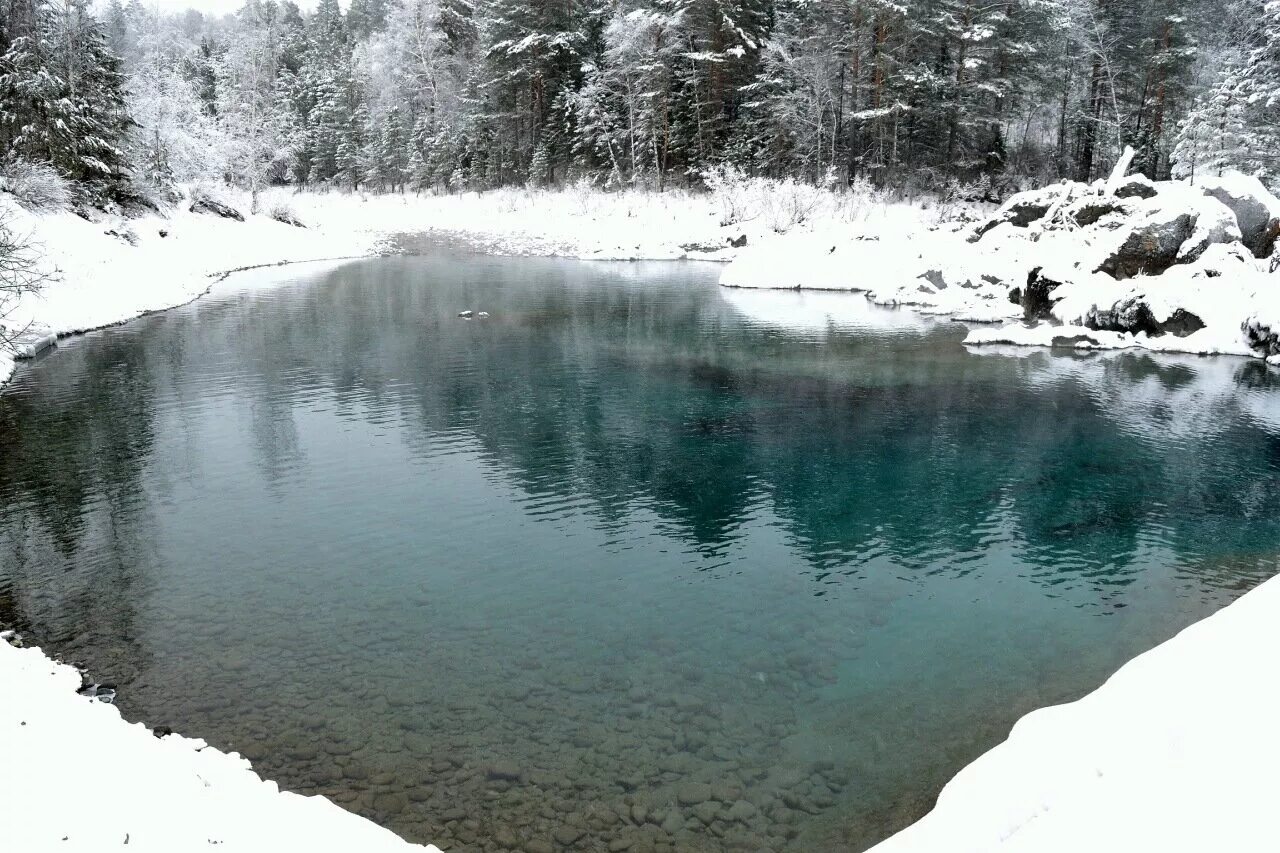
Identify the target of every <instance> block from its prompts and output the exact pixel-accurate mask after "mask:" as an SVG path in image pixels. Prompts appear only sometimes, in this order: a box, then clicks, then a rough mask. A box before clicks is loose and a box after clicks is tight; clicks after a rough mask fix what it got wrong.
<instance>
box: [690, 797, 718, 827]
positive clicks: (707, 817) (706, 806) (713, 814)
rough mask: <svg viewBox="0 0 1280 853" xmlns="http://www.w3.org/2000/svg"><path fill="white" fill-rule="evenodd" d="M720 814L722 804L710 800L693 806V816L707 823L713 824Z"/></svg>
mask: <svg viewBox="0 0 1280 853" xmlns="http://www.w3.org/2000/svg"><path fill="white" fill-rule="evenodd" d="M719 815H720V806H719V805H718V804H716V803H714V802H712V801H710V800H708V801H706V802H702V803H698V804H697V805H696V806H694V807H693V816H694V817H696V818H697V819H698V820H700V821H702V822H703V823H705V824H711V823H712V822H713V821H714V820H715V819H716V818H717V817H719Z"/></svg>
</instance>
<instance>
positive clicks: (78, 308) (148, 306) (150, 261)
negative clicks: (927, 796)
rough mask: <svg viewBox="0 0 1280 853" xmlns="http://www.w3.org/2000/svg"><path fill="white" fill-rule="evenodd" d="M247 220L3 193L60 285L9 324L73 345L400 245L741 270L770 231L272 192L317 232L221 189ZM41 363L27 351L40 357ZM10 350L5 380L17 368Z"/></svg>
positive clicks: (514, 194) (503, 202)
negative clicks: (427, 242) (244, 277)
mask: <svg viewBox="0 0 1280 853" xmlns="http://www.w3.org/2000/svg"><path fill="white" fill-rule="evenodd" d="M221 194H222V196H223V198H222V201H223V202H225V203H227V204H229V205H230V206H231V207H233V208H234V209H236V210H237V211H238V212H239V213H241V214H243V215H244V221H243V222H240V221H237V220H235V219H230V218H222V217H219V216H216V215H213V214H211V213H193V212H191V210H189V204H188V203H184V204H182V205H179V206H178V207H176V208H175V209H173V210H171V211H168V212H166V213H165V214H164V215H160V214H153V215H147V216H142V217H139V218H129V219H125V218H122V217H118V216H106V215H99V216H98V217H97V219H96V221H89V220H86V219H83V218H81V217H79V216H76V215H75V214H73V213H70V212H62V213H52V214H32V213H30V212H27V211H25V210H23V209H22V208H21V207H19V206H18V205H17V204H16V203H15V201H14V200H13V198H12V197H11V196H9V195H6V194H4V193H0V208H2V209H3V212H5V213H7V214H8V222H9V226H10V227H11V228H12V229H13V231H14V232H15V233H17V234H20V235H29V236H30V237H31V239H32V240H33V241H34V242H35V243H36V245H37V248H38V249H39V250H40V252H41V253H42V255H43V256H44V269H45V271H47V272H54V271H56V272H57V273H58V280H57V281H55V282H53V283H51V284H50V285H49V286H48V287H46V289H45V292H44V293H43V294H42V295H40V296H38V297H27V298H25V299H24V300H22V302H21V303H20V304H19V305H18V306H17V307H16V310H14V311H12V312H11V313H10V315H9V316H8V317H7V318H5V319H4V321H3V322H4V324H5V326H6V327H7V328H8V330H9V332H10V333H12V332H14V331H17V330H28V331H29V332H30V333H31V334H32V336H33V338H37V339H38V338H41V337H44V336H47V335H49V334H53V335H55V336H65V335H68V334H74V333H77V332H83V331H87V330H89V329H95V328H99V327H102V326H107V325H113V324H116V323H120V322H124V321H126V320H129V319H132V318H134V317H137V316H139V315H141V314H145V313H148V312H151V311H157V310H162V309H165V308H172V307H174V306H176V305H180V304H182V303H185V302H189V301H190V300H192V299H195V298H196V297H198V296H200V295H201V294H203V293H205V292H206V291H207V290H208V289H209V286H210V285H211V284H212V283H213V280H214V279H215V278H216V277H217V276H219V275H221V274H225V273H226V272H228V271H231V270H237V269H242V268H246V267H254V266H264V265H274V264H281V263H291V262H298V261H307V260H319V259H331V258H346V257H355V256H363V255H369V254H373V253H377V252H381V251H390V250H392V249H393V248H394V245H393V243H392V238H393V237H395V236H396V235H402V234H403V235H422V234H427V235H441V236H445V235H447V236H451V237H461V238H463V239H464V240H465V241H466V242H467V243H468V244H469V245H471V246H473V247H476V248H479V249H481V250H483V251H488V252H493V253H501V254H515V255H559V256H565V257H575V258H586V259H608V260H617V259H627V260H649V259H655V260H656V259H674V258H723V259H726V260H727V259H729V258H731V257H732V256H733V254H734V252H735V251H736V249H735V247H734V246H733V245H731V243H732V242H734V241H736V242H738V243H739V244H741V243H742V242H743V241H744V240H747V241H749V242H756V241H758V240H759V239H761V235H762V234H763V233H765V232H766V231H767V230H768V229H767V228H765V226H764V225H763V224H761V223H743V224H735V225H733V226H721V225H720V220H719V215H718V213H717V211H716V209H715V205H714V201H713V199H711V198H710V197H708V196H706V195H698V194H692V193H686V192H669V193H664V194H653V193H641V192H623V193H608V194H606V193H601V192H596V191H585V190H572V189H570V190H564V191H559V192H549V191H540V192H534V191H528V190H499V191H494V192H488V193H483V194H478V193H468V194H466V195H455V196H440V197H437V196H418V195H380V196H363V195H360V194H350V193H339V192H333V193H288V192H284V191H281V192H278V193H267V194H264V196H263V197H262V199H261V200H260V204H259V208H260V209H261V210H263V211H271V210H273V209H276V208H277V207H284V208H288V209H289V211H291V212H292V213H294V214H296V216H297V218H298V220H299V221H300V222H301V223H302V224H303V225H304V226H306V227H296V226H294V225H290V224H286V223H284V222H280V221H277V220H276V219H273V218H272V217H271V216H269V215H266V214H261V215H251V214H248V212H247V211H248V210H249V209H250V205H249V199H248V198H247V197H244V196H243V195H240V194H237V193H234V192H231V191H225V190H224V191H221ZM30 354H31V353H26V355H30ZM13 355H14V354H13V353H12V352H4V351H0V382H3V381H4V380H6V379H7V378H8V377H9V375H10V374H11V372H12V369H13Z"/></svg>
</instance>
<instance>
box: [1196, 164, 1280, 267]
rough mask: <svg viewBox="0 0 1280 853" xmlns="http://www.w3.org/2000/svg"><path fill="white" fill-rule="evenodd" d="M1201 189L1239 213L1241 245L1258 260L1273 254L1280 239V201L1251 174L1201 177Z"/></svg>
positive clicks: (1233, 211)
mask: <svg viewBox="0 0 1280 853" xmlns="http://www.w3.org/2000/svg"><path fill="white" fill-rule="evenodd" d="M1199 186H1200V189H1202V190H1203V191H1204V192H1205V194H1206V195H1209V196H1212V197H1213V198H1215V199H1217V200H1218V201H1219V202H1221V203H1222V204H1223V205H1225V206H1226V207H1228V208H1229V209H1230V210H1231V212H1232V213H1233V214H1235V218H1236V223H1237V224H1238V226H1239V229H1240V234H1241V242H1243V243H1244V244H1245V246H1247V247H1248V249H1249V251H1251V252H1253V254H1254V257H1258V258H1265V257H1268V256H1270V255H1271V252H1272V250H1273V249H1274V248H1275V245H1276V237H1277V236H1280V200H1277V199H1276V197H1275V196H1274V195H1272V194H1271V192H1270V191H1268V190H1267V188H1266V187H1264V186H1263V185H1262V181H1260V180H1258V179H1257V178H1255V177H1253V176H1251V175H1240V174H1228V175H1225V176H1223V177H1210V178H1201V179H1200V181H1199Z"/></svg>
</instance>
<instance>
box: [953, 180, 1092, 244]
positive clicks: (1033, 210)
mask: <svg viewBox="0 0 1280 853" xmlns="http://www.w3.org/2000/svg"><path fill="white" fill-rule="evenodd" d="M1067 191H1068V192H1069V190H1067ZM1063 192H1064V189H1063V187H1062V186H1061V185H1055V186H1052V187H1045V188H1044V189H1039V190H1028V191H1026V192H1021V193H1018V194H1017V195H1015V196H1013V197H1011V198H1010V199H1009V200H1008V201H1006V202H1005V203H1004V204H1003V205H1001V206H1000V209H999V210H997V211H996V212H995V214H994V215H993V216H992V217H991V218H990V219H988V220H987V221H986V222H984V223H982V224H981V225H980V226H978V229H977V230H976V231H974V232H973V236H971V237H970V238H969V242H970V243H976V242H978V241H979V240H981V239H982V237H983V235H984V234H986V233H987V232H988V231H990V230H991V229H993V228H996V227H997V226H1000V225H1004V224H1009V225H1012V226H1013V227H1015V228H1026V227H1027V226H1029V225H1031V223H1033V222H1038V221H1039V220H1041V219H1043V218H1044V215H1045V214H1046V213H1048V212H1049V210H1050V209H1051V208H1052V207H1053V206H1054V205H1055V204H1057V203H1058V201H1059V199H1061V198H1062V194H1063Z"/></svg>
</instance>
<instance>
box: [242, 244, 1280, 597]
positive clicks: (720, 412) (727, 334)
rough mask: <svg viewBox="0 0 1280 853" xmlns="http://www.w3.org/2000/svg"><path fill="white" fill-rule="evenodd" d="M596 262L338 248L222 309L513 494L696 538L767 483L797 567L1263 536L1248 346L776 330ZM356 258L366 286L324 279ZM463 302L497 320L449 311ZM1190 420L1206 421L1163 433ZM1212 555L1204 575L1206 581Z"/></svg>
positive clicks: (1264, 510) (1108, 568) (1069, 568)
mask: <svg viewBox="0 0 1280 853" xmlns="http://www.w3.org/2000/svg"><path fill="white" fill-rule="evenodd" d="M608 269H609V268H608V267H604V268H591V267H577V268H573V267H565V266H563V265H558V264H550V263H544V262H537V261H514V262H509V261H496V260H487V261H482V262H476V263H475V264H466V265H459V264H456V263H453V262H448V261H434V260H422V259H415V260H404V261H395V262H379V263H377V264H369V265H356V266H353V267H348V268H346V269H344V270H343V271H340V272H339V273H337V274H335V276H334V277H333V279H332V280H331V281H330V282H328V283H326V284H324V285H321V286H318V287H314V288H311V289H309V290H306V291H304V292H303V293H301V294H299V295H298V296H297V297H296V299H297V301H298V302H299V303H301V304H300V305H299V306H298V307H297V308H294V309H291V310H290V311H289V312H287V313H286V312H281V311H256V312H255V311H252V310H251V309H247V310H246V311H245V312H244V315H243V317H242V320H243V321H245V322H248V323H251V324H252V323H260V324H263V326H264V328H262V329H261V330H259V331H257V332H256V333H254V334H252V335H250V336H248V339H249V340H251V341H255V342H262V344H263V346H264V347H265V350H264V352H262V353H261V354H255V357H254V358H253V359H252V362H253V363H255V364H257V363H266V362H271V361H274V360H275V359H278V358H279V357H281V356H282V355H283V356H284V358H285V359H286V361H287V362H288V363H289V364H290V365H292V367H291V371H292V372H291V375H294V374H296V372H297V371H303V372H305V371H308V370H310V371H312V372H313V373H314V374H315V375H316V377H317V380H316V381H317V382H319V383H321V384H323V385H324V386H325V387H327V388H328V390H329V392H330V393H332V394H334V395H335V398H336V399H337V400H339V402H340V405H343V406H345V407H346V408H347V409H348V410H349V411H351V412H353V413H354V412H355V411H356V409H357V407H363V409H364V410H365V414H364V415H363V416H365V417H368V411H369V410H374V411H379V412H382V411H384V410H387V409H392V410H394V411H395V414H396V416H398V417H402V418H405V419H409V420H411V421H412V422H413V423H414V425H415V429H414V430H413V431H412V433H411V437H410V439H409V440H410V441H413V442H416V443H417V445H418V450H419V451H420V452H421V453H423V454H426V453H429V452H432V451H433V448H434V447H435V445H437V444H438V443H439V442H440V441H442V437H454V438H456V437H458V436H460V435H461V436H465V437H466V438H467V439H469V440H471V441H473V442H474V443H475V444H478V445H479V447H480V448H481V449H482V451H483V453H484V454H485V456H486V457H487V458H488V459H490V460H491V461H492V463H493V464H494V465H495V466H497V467H499V468H500V469H501V470H502V472H503V473H504V474H505V475H507V476H508V477H510V479H511V480H512V481H513V482H514V483H515V484H516V485H518V486H519V487H520V488H521V489H522V490H523V491H524V492H526V493H527V494H529V495H532V496H535V497H545V498H560V499H562V500H563V501H565V502H566V503H567V502H569V501H570V500H572V499H574V498H577V497H579V496H581V495H586V496H588V497H589V498H590V499H591V500H592V501H593V502H594V504H595V506H596V512H597V513H598V515H599V517H600V519H601V520H602V522H603V523H605V524H606V525H609V526H613V525H616V524H618V523H620V522H621V521H623V520H624V519H625V518H626V517H627V515H628V513H629V512H630V510H631V509H632V508H634V507H636V506H648V507H651V508H653V509H655V510H656V511H657V512H658V513H659V514H660V515H661V516H662V517H663V518H664V519H666V520H668V522H669V523H671V524H674V525H675V529H676V531H677V532H679V533H680V535H682V536H684V537H685V538H686V539H688V540H689V541H690V543H691V544H692V545H695V546H698V547H699V548H700V549H702V550H704V551H706V552H709V553H715V552H717V551H719V550H721V549H722V548H723V547H724V546H725V545H726V544H727V543H728V542H730V541H732V540H733V539H734V538H735V536H736V535H737V531H738V528H739V526H740V525H741V524H742V522H743V519H744V516H746V515H747V513H748V509H749V507H750V506H751V505H752V504H753V503H754V502H755V501H757V500H758V499H759V498H760V497H761V496H768V498H769V499H770V500H771V502H772V505H773V507H774V508H775V510H776V511H777V513H778V514H779V515H780V516H781V517H782V518H783V519H784V521H785V522H786V525H787V528H788V530H789V532H790V533H791V535H792V536H793V538H794V540H795V542H796V543H797V545H798V546H799V548H800V549H801V551H802V553H804V555H805V556H806V558H807V559H808V560H809V561H810V562H811V563H812V564H813V565H814V567H815V569H816V570H817V573H818V576H819V577H825V575H826V573H827V572H834V573H840V572H853V573H856V572H857V571H859V567H858V560H859V559H861V558H862V557H864V556H865V555H866V554H867V553H868V552H869V551H872V552H883V553H887V554H888V555H890V556H892V557H893V558H894V559H895V562H896V563H898V564H900V565H901V564H905V565H906V566H907V567H909V568H914V569H917V570H921V571H936V570H955V571H964V569H963V567H962V566H961V565H959V563H957V562H956V561H955V559H954V558H955V556H956V555H968V554H973V553H975V552H979V551H981V550H982V549H983V547H984V543H985V542H987V541H989V539H990V537H991V536H993V535H997V534H998V530H997V529H998V528H999V527H1000V526H1001V525H1004V526H1008V527H1012V528H1013V530H1012V531H1005V534H1006V535H1013V534H1015V533H1016V537H1017V538H1018V539H1019V540H1020V542H1021V544H1022V554H1023V556H1024V558H1026V559H1027V560H1028V561H1029V562H1031V563H1032V564H1033V565H1034V566H1037V567H1039V568H1038V569H1037V570H1036V571H1037V572H1038V574H1039V575H1040V579H1041V580H1042V581H1043V582H1045V583H1047V584H1059V583H1064V582H1072V581H1073V580H1079V579H1082V578H1083V579H1087V582H1088V583H1089V584H1090V585H1092V586H1094V587H1096V588H1099V589H1105V588H1107V587H1110V586H1113V585H1123V584H1125V583H1127V582H1129V581H1130V580H1131V576H1132V573H1134V572H1136V571H1138V569H1137V568H1135V567H1134V557H1135V555H1136V554H1138V553H1139V552H1140V551H1142V549H1143V548H1144V547H1147V546H1148V545H1149V544H1150V543H1151V542H1152V541H1153V531H1157V534H1156V535H1154V538H1155V539H1158V540H1159V541H1161V542H1163V543H1167V544H1170V545H1172V547H1173V548H1174V550H1175V551H1176V554H1177V556H1178V557H1179V559H1180V560H1186V561H1188V562H1189V563H1191V564H1192V565H1201V566H1207V565H1209V564H1211V563H1212V562H1213V560H1214V559H1216V558H1217V557H1219V556H1223V555H1227V554H1234V555H1236V556H1235V557H1233V558H1232V559H1231V562H1232V563H1233V565H1234V566H1235V568H1233V569H1232V570H1231V572H1230V574H1231V575H1233V576H1234V575H1235V574H1236V573H1238V572H1239V571H1241V570H1242V569H1243V568H1244V566H1245V565H1246V564H1247V563H1248V560H1244V559H1240V557H1239V555H1240V554H1241V553H1242V551H1243V550H1244V546H1245V544H1246V543H1253V544H1252V548H1253V549H1254V550H1260V549H1258V543H1259V542H1262V543H1265V545H1264V548H1266V549H1270V548H1271V547H1272V546H1274V545H1275V544H1276V543H1277V542H1280V529H1278V528H1277V527H1276V525H1275V524H1274V523H1272V522H1271V521H1270V519H1271V518H1272V517H1275V515H1276V514H1275V513H1274V512H1271V511H1270V510H1271V508H1273V507H1275V506H1276V504H1277V497H1280V495H1277V493H1276V489H1277V485H1276V481H1275V478H1274V477H1272V476H1271V475H1270V472H1271V471H1272V470H1273V467H1272V460H1273V458H1274V456H1275V455H1276V453H1277V452H1278V451H1277V448H1278V447H1280V442H1278V441H1277V439H1276V438H1275V437H1274V434H1273V433H1272V432H1270V431H1268V430H1265V429H1259V428H1258V425H1257V424H1256V423H1255V422H1251V421H1249V420H1248V419H1246V418H1243V417H1241V416H1240V414H1239V412H1238V411H1236V409H1237V406H1236V404H1235V402H1234V401H1235V399H1236V396H1237V394H1238V391H1239V387H1240V386H1241V385H1249V386H1252V387H1253V388H1254V389H1255V393H1256V389H1257V386H1259V385H1262V386H1266V391H1267V392H1270V391H1271V390H1272V389H1271V388H1270V387H1269V386H1270V385H1271V384H1273V380H1271V379H1269V378H1268V376H1269V374H1266V373H1265V372H1263V373H1259V372H1258V371H1256V370H1251V369H1250V368H1251V367H1252V366H1251V365H1249V364H1248V363H1234V362H1232V363H1231V364H1233V365H1234V366H1233V367H1232V370H1233V371H1234V372H1235V374H1236V375H1234V376H1232V377H1230V378H1229V379H1222V378H1220V377H1215V376H1209V377H1207V378H1206V377H1203V376H1201V375H1200V371H1199V369H1198V367H1197V366H1196V365H1195V364H1189V363H1179V362H1176V361H1175V362H1169V361H1167V360H1166V361H1161V360H1158V359H1155V358H1151V357H1147V356H1135V355H1129V354H1126V355H1122V356H1118V357H1110V358H1107V359H1098V360H1093V361H1080V360H1077V359H1073V358H1071V357H1068V358H1067V359H1062V358H1061V357H1058V356H1053V357H1050V359H1049V360H1048V362H1047V363H1045V362H1036V361H1035V360H1018V359H1005V358H968V357H965V356H963V355H962V354H960V353H958V352H956V353H955V354H954V355H953V354H952V353H951V352H950V351H948V350H947V347H950V346H952V344H950V343H949V340H950V339H949V337H948V336H947V333H946V332H941V333H938V332H934V333H932V334H935V335H938V336H939V339H940V340H943V341H946V343H940V344H939V345H938V348H937V349H935V348H933V347H932V345H930V344H928V343H926V344H925V345H923V346H922V345H921V344H920V342H919V340H918V339H902V338H894V337H870V338H869V337H866V336H862V337H859V336H848V337H841V336H828V337H826V338H824V339H823V341H822V342H816V341H806V340H804V339H795V338H790V339H789V338H787V337H786V336H785V335H784V334H781V333H779V332H776V331H767V330H761V329H759V328H755V327H750V326H747V325H744V324H742V323H741V322H739V321H738V319H737V318H736V317H735V316H734V315H733V314H732V312H731V311H729V310H728V309H727V308H726V307H725V306H724V304H723V303H722V302H720V300H718V298H717V297H716V294H715V292H714V291H712V290H708V289H706V288H700V287H688V286H687V284H685V283H683V282H672V283H662V284H655V283H652V282H650V283H646V284H643V285H641V286H637V287H628V286H605V287H595V288H591V289H589V288H588V287H584V284H589V283H591V282H592V281H593V280H594V281H598V280H599V279H600V278H608V277H609V274H608V272H607V271H608ZM599 270H604V272H600V271H599ZM354 276H364V277H366V278H367V279H368V280H369V286H366V287H360V288H357V287H341V286H338V285H339V282H340V281H342V280H344V279H346V278H348V277H354ZM402 277H407V278H409V279H411V280H413V282H414V286H410V287H403V286H398V282H399V281H400V280H401V278H402ZM249 301H250V303H252V299H250V300H249ZM464 307H472V308H482V309H484V310H488V311H489V312H490V313H491V314H492V315H493V319H491V320H490V321H488V322H484V323H479V322H466V321H462V320H459V319H458V318H457V317H456V313H457V311H458V310H459V309H461V308H464ZM282 323H283V324H284V325H283V326H282V325H281V324H282ZM385 329H395V330H396V333H395V334H394V335H392V336H384V335H382V334H381V331H382V330H385ZM282 344H283V345H284V346H285V350H284V352H283V353H282V352H281V345H282ZM1065 362H1075V363H1074V364H1073V366H1072V369H1070V370H1066V371H1060V370H1059V367H1060V363H1065ZM853 371H857V373H856V374H854V373H853ZM1055 372H1062V376H1061V377H1055ZM1188 389H1193V391H1194V393H1190V394H1187V393H1183V392H1187V390H1188ZM274 393H275V394H276V395H277V400H278V399H280V394H281V389H278V388H277V389H275V392H274ZM285 393H286V394H287V392H285ZM1135 393H1136V394H1137V395H1138V401H1137V402H1136V403H1135V402H1133V401H1128V398H1129V397H1130V396H1131V395H1134V394H1135ZM1179 407H1182V409H1181V410H1179ZM1120 410H1122V415H1123V417H1128V418H1129V419H1130V422H1129V423H1127V424H1124V423H1122V427H1124V428H1121V429H1117V428H1116V426H1115V423H1114V420H1115V418H1114V416H1113V412H1114V411H1120ZM1187 418H1192V419H1196V418H1199V419H1202V420H1204V421H1208V422H1212V423H1213V424H1214V426H1215V429H1214V430H1212V431H1206V430H1203V429H1202V430H1200V431H1199V432H1197V433H1194V434H1191V435H1187V434H1174V435H1170V434H1168V433H1169V425H1170V423H1171V422H1173V421H1178V420H1185V419H1187ZM1135 421H1136V423H1135ZM1259 472H1265V475H1264V476H1262V477H1259V476H1258V473H1259ZM1241 518H1246V519H1250V520H1251V521H1250V524H1246V525H1242V524H1240V523H1239V520H1240V519H1241ZM1268 566H1269V563H1268ZM1268 570H1269V569H1262V570H1260V571H1258V572H1252V573H1251V574H1253V575H1254V576H1255V577H1260V576H1262V574H1264V573H1265V572H1266V571H1268ZM1215 574H1216V573H1206V574H1205V576H1204V581H1205V582H1206V583H1209V584H1210V585H1212V586H1215V587H1216V586H1219V585H1220V584H1222V583H1223V582H1224V581H1225V580H1226V579H1225V578H1221V577H1216V578H1215V577H1213V576H1214V575H1215Z"/></svg>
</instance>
